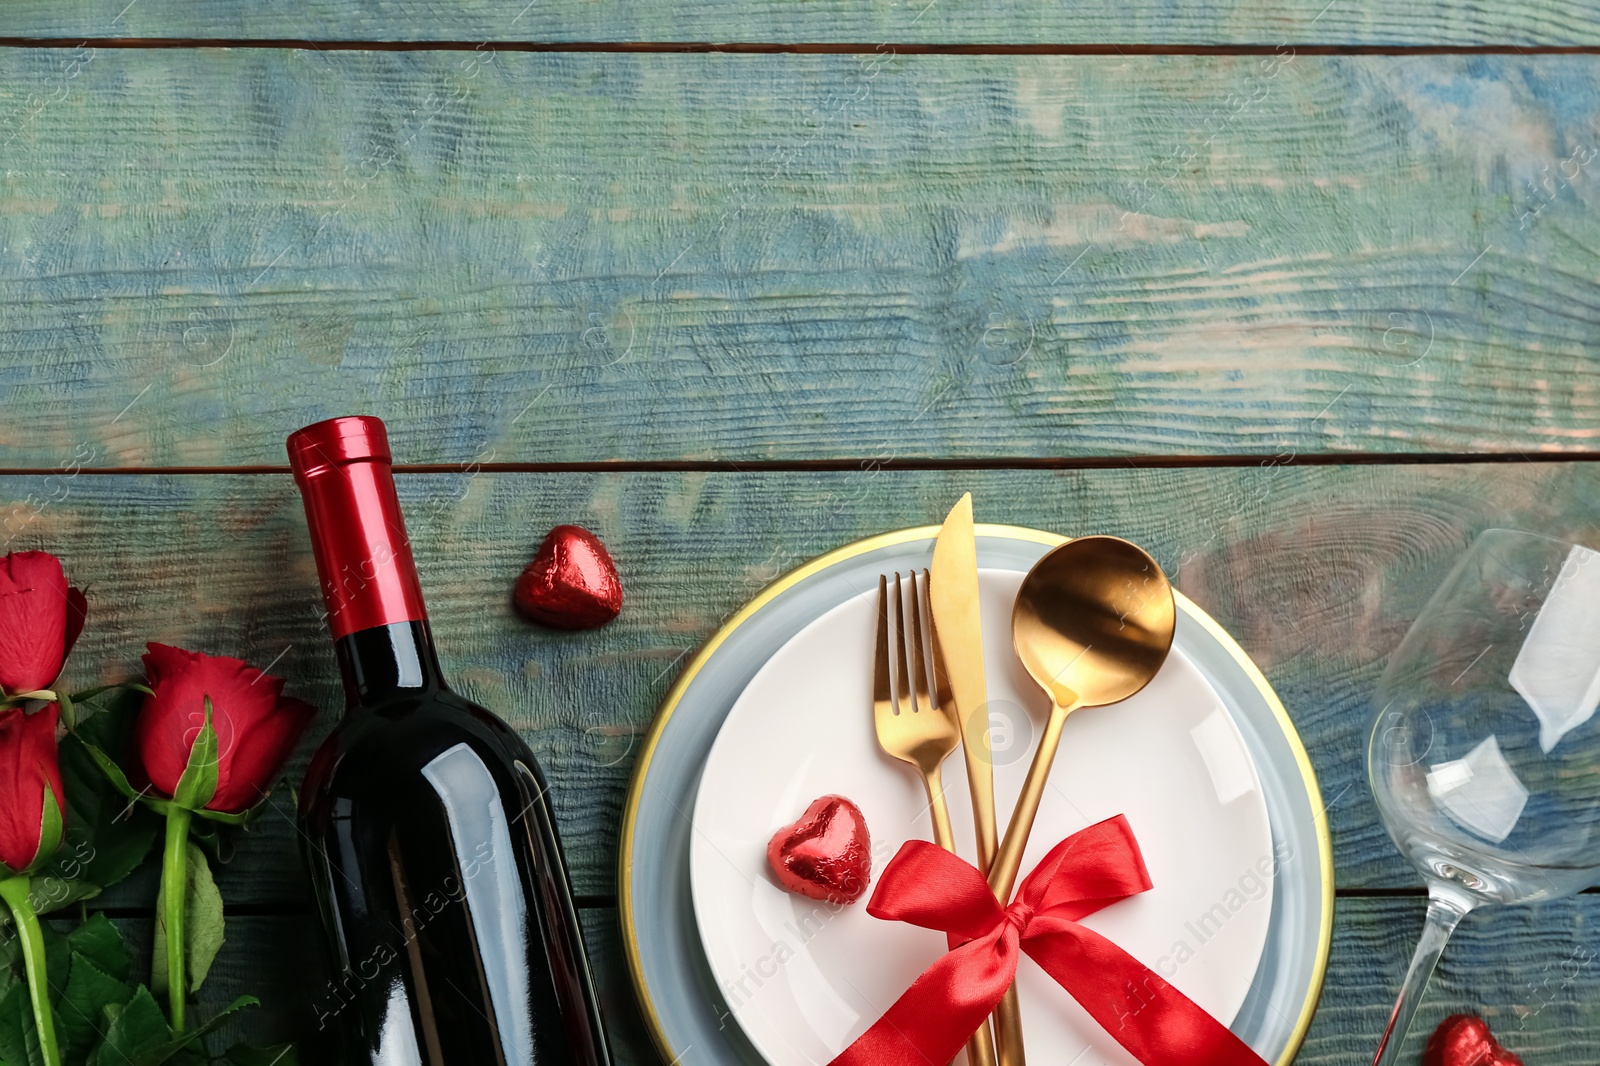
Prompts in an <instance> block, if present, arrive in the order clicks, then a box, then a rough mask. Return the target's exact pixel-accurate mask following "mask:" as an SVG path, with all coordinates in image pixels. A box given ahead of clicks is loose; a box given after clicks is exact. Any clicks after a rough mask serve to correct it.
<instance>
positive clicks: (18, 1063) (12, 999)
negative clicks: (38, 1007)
mask: <svg viewBox="0 0 1600 1066" xmlns="http://www.w3.org/2000/svg"><path fill="white" fill-rule="evenodd" d="M43 1061H44V1059H43V1056H42V1055H41V1054H40V1053H39V1037H38V1034H37V1033H35V1032H34V1029H33V1009H32V1008H31V1007H30V1006H29V1005H28V984H27V982H26V981H16V982H13V983H12V984H11V985H10V987H8V988H7V989H6V990H5V992H4V994H0V1062H4V1063H7V1066H25V1064H26V1066H37V1064H40V1063H42V1062H43Z"/></svg>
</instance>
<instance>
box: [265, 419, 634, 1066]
mask: <svg viewBox="0 0 1600 1066" xmlns="http://www.w3.org/2000/svg"><path fill="white" fill-rule="evenodd" d="M337 421H340V422H346V421H354V420H337ZM362 421H375V420H362ZM323 425H326V424H323ZM317 428H318V427H309V429H308V430H303V431H301V433H302V434H303V433H307V432H309V431H311V430H316V429H317ZM379 429H380V431H381V424H380V426H379ZM297 436H298V435H297ZM383 449H384V454H383V455H382V460H383V466H384V469H383V470H382V472H381V473H382V476H381V477H378V478H376V479H375V480H376V482H377V483H378V484H379V487H380V488H382V487H383V483H384V482H387V484H388V488H387V491H388V492H390V493H392V492H393V488H392V480H389V479H388V475H387V444H386V442H385V443H384V446H383ZM294 454H295V453H294V438H291V456H292V457H293V456H294ZM334 466H335V468H336V467H337V464H334ZM301 473H302V471H301V469H300V468H299V466H298V465H297V469H296V474H297V477H298V476H300V475H301ZM362 474H363V476H368V475H370V471H363V472H362ZM333 476H338V475H337V472H335V473H334V475H333ZM356 480H357V481H358V482H360V481H362V478H361V477H358V478H357V479H356ZM368 480H371V479H370V477H368ZM301 487H302V491H303V492H305V493H306V494H307V513H308V516H309V517H310V519H311V522H312V527H313V528H312V535H313V540H314V541H316V540H317V538H318V526H319V524H326V523H328V522H334V521H342V519H343V518H344V517H345V516H343V515H342V513H341V511H340V508H339V507H338V506H337V498H338V496H339V493H340V492H346V491H348V485H347V484H341V485H336V486H333V487H332V488H331V489H329V490H328V491H326V492H322V493H321V495H320V496H319V500H318V504H317V507H315V508H314V506H313V501H312V499H311V496H312V494H313V493H314V492H318V491H319V489H320V487H319V486H317V485H315V484H312V485H310V486H308V485H307V480H306V479H302V484H301ZM330 499H333V500H334V501H335V503H334V504H329V500H330ZM368 511H369V512H370V513H378V514H383V513H386V512H384V511H383V509H378V510H377V511H373V509H371V508H368ZM389 511H392V514H393V515H394V516H398V507H397V505H396V506H395V507H393V508H390V509H389ZM349 522H354V523H356V524H358V525H359V523H360V517H359V516H356V517H355V518H351V519H349ZM349 522H343V523H342V524H341V528H340V529H339V531H338V537H339V538H340V540H341V542H345V543H348V544H350V545H357V546H359V545H360V542H361V537H359V536H357V535H355V534H354V533H353V532H352V530H351V528H350V526H349ZM380 525H381V526H382V528H380V529H376V530H374V531H373V535H372V539H374V540H381V541H382V545H381V549H382V550H381V552H379V553H376V554H374V553H371V552H369V553H368V554H369V555H371V556H373V557H382V558H384V559H385V562H384V563H383V564H382V565H384V566H392V565H403V566H406V567H409V565H410V550H409V545H408V544H406V543H405V540H404V533H403V528H401V529H400V530H399V531H398V532H397V531H396V529H395V522H394V521H393V520H389V519H386V520H385V521H383V522H382V523H380ZM401 547H403V549H404V550H403V551H400V550H398V549H399V548H401ZM344 551H345V549H344V548H342V547H340V546H339V545H337V544H336V545H334V546H333V547H325V548H319V552H318V560H317V561H318V568H319V571H320V572H322V579H323V584H324V592H325V595H326V596H327V600H328V605H329V609H330V615H332V616H333V617H331V619H330V624H331V628H332V629H333V631H334V633H335V635H336V641H335V647H336V651H337V653H338V658H339V663H340V669H341V672H342V673H343V675H344V680H345V691H346V695H347V702H348V705H349V706H348V709H347V712H346V715H345V717H344V719H343V721H341V723H340V724H339V725H338V726H337V727H336V728H335V730H334V731H333V733H332V734H331V735H330V736H329V737H328V738H327V740H325V741H324V742H323V744H322V746H321V747H320V748H319V749H318V751H317V753H316V755H315V756H314V758H313V760H312V763H311V767H310V768H309V770H308V771H307V774H306V780H305V783H304V787H303V789H302V792H301V808H300V824H301V830H302V832H301V840H302V850H303V852H304V855H305V859H306V864H307V867H308V868H309V871H310V874H311V880H312V885H313V889H314V893H315V896H316V901H317V908H318V911H319V915H320V917H321V920H322V924H323V932H324V940H325V943H326V945H327V947H328V951H329V961H330V964H331V971H332V972H331V978H332V980H331V981H330V982H329V985H328V987H327V988H326V989H325V990H323V992H322V994H320V995H313V997H312V1007H313V1010H314V1012H315V1015H316V1018H317V1024H318V1027H319V1029H323V1030H326V1029H330V1028H332V1029H336V1030H337V1031H338V1032H339V1034H340V1035H341V1038H342V1040H343V1041H344V1045H345V1050H346V1052H347V1055H348V1058H349V1060H350V1061H351V1062H353V1063H360V1064H366V1063H371V1064H373V1066H379V1064H382V1066H413V1064H414V1066H479V1064H485V1066H487V1064H495V1066H533V1064H541V1063H560V1064H562V1066H566V1064H569V1063H570V1064H575V1066H604V1064H607V1063H609V1061H610V1058H609V1053H608V1051H607V1048H606V1042H605V1036H604V1032H603V1029H602V1027H601V1022H600V1016H599V1009H598V1003H597V999H596V996H595V991H594V987H593V982H592V980H591V978H590V975H589V969H588V963H587V960H586V957H585V955H584V949H583V941H582V933H581V930H580V927H579V924H578V918H577V911H576V908H575V906H574V903H573V899H572V894H571V889H570V887H569V883H568V879H567V872H566V868H565V864H564V862H563V859H562V855H561V849H560V843H559V840H558V837H557V834H556V827H555V822H554V819H553V817H552V811H551V808H550V802H549V791H548V788H547V787H546V785H545V781H544V777H543V775H542V773H541V771H540V769H539V767H538V764H537V762H536V761H535V760H534V758H533V756H532V754H531V753H530V752H529V750H528V748H527V746H526V745H525V744H524V743H523V742H522V740H521V738H520V737H518V736H517V734H516V733H515V732H514V731H513V730H512V729H510V728H509V727H508V726H506V725H505V723H504V722H502V721H501V720H500V719H498V718H497V717H495V716H494V715H493V714H491V713H490V712H489V711H487V710H485V709H484V708H481V707H478V706H477V705H475V704H473V703H471V702H470V701H468V700H465V699H463V698H462V697H461V696H459V695H457V694H456V693H454V692H451V691H450V689H449V688H448V686H446V685H445V684H444V682H443V680H442V679H441V678H440V675H439V669H438V664H437V659H436V656H435V654H434V651H433V645H432V640H431V636H430V634H429V631H428V626H427V622H426V619H425V618H423V617H415V618H399V619H394V620H388V619H389V618H390V616H392V615H394V614H407V613H409V614H416V615H418V616H420V615H421V614H422V612H421V609H420V608H421V599H420V594H417V595H415V596H401V597H396V596H394V595H393V594H392V592H393V589H394V588H396V587H400V586H401V585H403V584H404V582H403V581H402V582H399V583H397V582H396V581H395V580H392V579H391V578H389V577H385V576H384V575H382V574H378V575H377V579H376V580H372V581H370V582H369V583H370V584H372V585H373V586H375V587H382V586H385V584H387V587H388V588H389V589H390V593H391V594H390V596H389V601H390V603H391V604H398V605H399V606H398V607H394V608H389V607H383V606H379V607H377V608H373V607H372V606H371V605H370V604H367V605H366V606H362V603H363V601H362V599H361V588H360V586H361V584H362V582H363V581H364V580H366V579H365V578H358V580H356V581H354V582H352V581H350V580H348V579H346V580H344V581H343V588H342V589H340V590H339V598H338V599H336V597H335V594H334V592H333V591H330V589H329V585H330V580H339V579H338V577H336V575H332V574H330V573H328V572H327V570H328V567H327V566H326V565H325V558H333V559H334V560H335V561H337V558H338V557H340V556H341V552H344ZM346 554H348V553H346ZM352 571H353V572H355V573H357V574H358V575H360V574H362V573H364V571H363V569H362V568H361V567H360V566H356V567H354V568H352V567H351V566H350V565H349V564H348V563H344V564H341V566H340V571H339V573H344V574H346V575H348V573H350V572H352ZM407 580H409V581H410V582H411V584H412V585H413V586H414V584H415V576H414V573H413V574H412V575H410V576H409V578H407ZM412 601H414V606H413V605H412ZM340 609H347V610H349V612H350V613H349V614H348V615H347V617H348V618H356V619H358V620H359V622H360V624H362V625H363V628H357V629H348V627H347V626H341V624H340V620H339V618H338V617H337V614H336V612H337V611H338V610H340ZM374 622H376V624H368V623H374ZM341 628H346V629H348V631H346V632H342V633H341Z"/></svg>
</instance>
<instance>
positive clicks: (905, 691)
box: [872, 570, 995, 1066]
mask: <svg viewBox="0 0 1600 1066" xmlns="http://www.w3.org/2000/svg"><path fill="white" fill-rule="evenodd" d="M922 578H923V585H926V584H927V580H928V572H927V571H926V570H924V571H923V572H922ZM894 607H895V609H894V611H893V612H892V613H893V614H894V643H895V653H896V654H895V665H894V673H895V684H894V688H893V690H892V691H891V689H890V685H889V670H890V666H889V625H890V622H889V615H890V613H891V612H890V610H889V579H888V577H887V576H886V575H882V574H880V575H879V576H878V642H877V650H876V652H875V654H874V656H873V666H872V718H873V722H874V724H875V725H876V727H877V731H878V746H879V747H880V748H882V749H883V750H884V752H885V753H887V754H889V755H892V756H894V757H895V758H896V759H900V760H902V761H904V762H908V763H910V764H911V765H912V766H915V767H916V768H917V773H918V774H920V775H921V777H922V785H923V787H924V788H926V789H927V790H928V811H929V813H930V814H931V815H932V817H933V842H934V843H935V844H937V845H938V846H939V847H941V848H943V849H944V850H946V851H950V852H953V851H955V850H956V842H955V835H954V834H953V833H952V832H951V831H950V809H949V807H948V806H947V805H946V803H945V799H944V785H943V784H942V782H941V781H940V776H939V768H940V766H942V765H943V763H944V761H945V759H946V758H948V757H949V755H950V753H951V752H953V751H955V750H956V745H958V744H959V743H961V732H960V730H959V729H958V728H957V727H956V723H955V720H954V719H953V718H952V717H951V716H950V714H949V713H948V712H946V711H945V709H944V708H943V707H942V706H940V700H941V697H943V698H945V699H948V693H947V692H941V691H940V687H939V686H937V685H935V686H934V687H933V688H931V689H930V687H929V685H928V664H927V660H926V659H925V658H924V655H925V653H924V651H923V645H924V640H925V639H926V638H925V636H924V631H923V626H922V614H923V604H922V595H921V591H920V590H919V589H918V587H917V574H916V571H914V570H913V571H912V572H911V631H910V635H909V641H908V639H907V632H906V624H905V623H906V601H905V597H904V594H903V592H902V590H901V586H900V575H899V574H898V573H897V574H895V575H894ZM928 615H929V618H930V619H931V618H932V611H931V609H930V610H929V612H928ZM908 643H909V644H910V646H911V661H910V663H909V667H910V668H909V669H908V664H907V661H906V645H907V644H908ZM933 654H934V655H935V656H937V655H938V654H939V649H938V645H937V644H935V645H934V648H933ZM939 673H941V674H942V673H943V671H939ZM967 1062H968V1066H995V1054H994V1038H993V1036H992V1035H991V1033H990V1032H989V1023H988V1022H987V1021H985V1022H984V1023H983V1025H981V1026H979V1027H978V1031H977V1032H976V1033H973V1034H972V1039H971V1040H969V1041H967Z"/></svg>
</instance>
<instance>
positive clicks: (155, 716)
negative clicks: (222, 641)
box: [134, 644, 316, 814]
mask: <svg viewBox="0 0 1600 1066" xmlns="http://www.w3.org/2000/svg"><path fill="white" fill-rule="evenodd" d="M146 647H147V648H148V649H149V651H148V652H146V654H145V656H144V668H145V673H146V674H147V675H148V677H149V682H150V688H151V690H152V694H151V695H149V696H146V697H145V700H144V705H143V706H142V707H141V708H140V710H139V718H138V721H137V722H136V723H135V724H134V743H135V745H136V746H137V748H138V751H139V760H140V762H141V763H142V764H143V766H144V772H145V776H146V777H147V778H148V780H149V781H150V783H151V784H152V785H154V786H155V787H156V788H157V789H160V790H161V791H162V792H164V793H166V794H167V795H168V796H171V795H173V793H175V792H176V791H177V788H178V779H179V778H181V777H182V776H183V771H184V768H185V767H186V766H187V765H188V764H189V752H190V749H191V748H193V747H194V742H195V740H196V738H198V737H199V735H200V730H201V728H202V726H203V725H204V723H205V713H206V710H205V704H206V699H207V698H208V697H209V698H210V700H211V727H212V728H213V729H214V730H215V731H216V734H217V789H216V791H215V792H214V793H212V795H211V798H210V800H208V801H207V802H206V804H205V807H206V809H207V810H212V811H222V812H225V813H228V814H237V813H239V812H241V811H244V810H248V809H249V808H251V807H253V806H255V805H256V804H257V803H258V802H260V800H261V798H262V797H263V796H265V795H266V792H267V789H268V787H269V786H270V785H271V784H272V781H273V779H274V778H275V777H276V776H277V774H278V771H279V770H280V769H281V768H282V766H283V762H284V760H285V759H287V758H288V757H289V753H290V752H291V751H293V750H294V745H295V742H296V741H297V740H299V739H300V734H301V733H302V732H304V731H305V728H306V726H307V725H309V724H310V722H311V718H312V716H313V715H314V714H316V708H314V707H312V706H311V704H309V703H306V702H304V701H303V700H295V699H286V698H284V696H283V678H281V677H273V676H272V675H271V674H264V673H262V672H261V671H260V670H257V669H255V668H254V667H253V666H250V665H248V664H246V663H245V662H243V661H242V660H239V659H230V658H227V657H225V656H219V655H204V654H202V653H200V652H196V651H185V650H183V649H182V648H174V647H170V646H168V645H166V644H149V645H146Z"/></svg>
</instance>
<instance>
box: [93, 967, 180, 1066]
mask: <svg viewBox="0 0 1600 1066" xmlns="http://www.w3.org/2000/svg"><path fill="white" fill-rule="evenodd" d="M105 1014H106V1017H107V1018H108V1019H109V1021H110V1023H111V1024H110V1025H109V1026H107V1027H106V1031H105V1041H104V1042H103V1043H102V1044H101V1045H100V1046H99V1047H97V1048H95V1049H94V1052H93V1053H92V1054H91V1055H90V1056H89V1060H88V1061H89V1066H125V1064H127V1063H138V1062H141V1061H142V1056H143V1055H145V1054H147V1053H149V1052H151V1051H153V1050H154V1049H156V1048H159V1047H161V1046H162V1045H164V1044H166V1043H168V1042H169V1041H170V1040H171V1039H172V1030H171V1029H170V1028H168V1026H167V1019H166V1018H165V1017H163V1016H162V1014H161V1008H160V1007H159V1006H157V1005H156V1001H155V997H154V996H152V995H150V990H149V989H148V988H145V987H144V986H143V985H140V986H139V989H138V991H136V992H134V994H133V996H132V997H131V998H130V999H129V1000H128V1002H127V1003H125V1004H122V1005H117V1004H109V1005H107V1006H106V1007H105Z"/></svg>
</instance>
